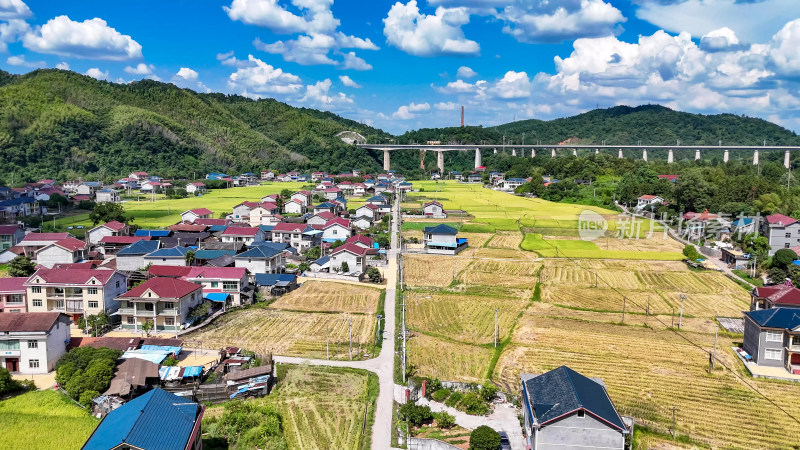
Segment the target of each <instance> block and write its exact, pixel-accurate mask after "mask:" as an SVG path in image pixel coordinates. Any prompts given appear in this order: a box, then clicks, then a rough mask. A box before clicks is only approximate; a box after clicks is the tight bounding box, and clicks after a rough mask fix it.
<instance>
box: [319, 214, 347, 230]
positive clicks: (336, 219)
mask: <svg viewBox="0 0 800 450" xmlns="http://www.w3.org/2000/svg"><path fill="white" fill-rule="evenodd" d="M334 225H341V226H343V227H345V228H350V221H349V220H347V219H343V218H341V217H334V218H333V219H331V220H329V221H327V222H325V228H328V227H332V226H334Z"/></svg>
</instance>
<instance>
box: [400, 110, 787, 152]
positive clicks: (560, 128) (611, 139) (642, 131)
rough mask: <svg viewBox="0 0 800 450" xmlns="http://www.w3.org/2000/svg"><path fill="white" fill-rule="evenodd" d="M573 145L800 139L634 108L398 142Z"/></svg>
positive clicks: (752, 122)
mask: <svg viewBox="0 0 800 450" xmlns="http://www.w3.org/2000/svg"><path fill="white" fill-rule="evenodd" d="M523 133H524V139H525V143H527V144H535V143H542V144H558V143H559V142H563V141H566V140H567V139H570V138H578V141H575V140H574V139H573V141H572V142H573V143H585V144H600V143H602V142H603V141H605V142H606V143H608V144H622V145H625V144H628V145H637V144H639V143H640V142H641V144H645V145H646V144H650V145H671V144H676V143H677V142H678V141H679V140H680V142H681V144H691V145H701V144H705V145H717V144H718V143H719V141H722V143H723V144H726V143H727V144H730V145H761V144H762V143H763V142H764V141H766V142H767V144H770V145H800V137H799V136H798V135H797V134H795V133H793V132H792V131H789V130H787V129H785V128H783V127H781V126H779V125H776V124H774V123H771V122H767V121H765V120H762V119H756V118H752V117H744V116H736V115H733V114H719V115H702V114H690V113H685V112H679V111H673V110H671V109H669V108H666V107H663V106H658V105H644V106H638V107H635V108H632V107H629V106H617V107H614V108H609V109H596V110H593V111H589V112H587V113H584V114H579V115H577V116H573V117H567V118H563V119H555V120H550V121H543V120H520V121H516V122H512V123H507V124H504V125H500V126H497V127H487V128H483V127H465V128H425V129H420V130H416V131H410V132H408V133H405V134H403V135H402V136H400V138H399V141H400V142H425V141H429V140H439V141H442V142H449V141H459V142H461V143H480V142H481V141H485V142H486V143H489V144H501V143H502V142H503V136H505V139H506V142H510V141H513V143H515V144H519V143H522V140H523Z"/></svg>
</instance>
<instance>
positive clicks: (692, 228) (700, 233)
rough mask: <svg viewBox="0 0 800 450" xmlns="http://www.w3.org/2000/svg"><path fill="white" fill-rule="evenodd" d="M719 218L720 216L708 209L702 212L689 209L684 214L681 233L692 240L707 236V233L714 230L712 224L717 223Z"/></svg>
mask: <svg viewBox="0 0 800 450" xmlns="http://www.w3.org/2000/svg"><path fill="white" fill-rule="evenodd" d="M717 219H719V216H718V215H716V214H711V213H709V212H708V210H707V209H706V210H704V211H703V212H702V213H697V212H694V211H689V212H687V213H686V214H684V215H683V223H682V224H680V227H681V229H682V231H681V233H682V234H683V235H684V236H685V237H686V239H688V240H690V241H694V240H699V239H702V238H705V236H706V233H708V232H710V231H712V230H711V225H712V224H715V223H717V222H716V221H717Z"/></svg>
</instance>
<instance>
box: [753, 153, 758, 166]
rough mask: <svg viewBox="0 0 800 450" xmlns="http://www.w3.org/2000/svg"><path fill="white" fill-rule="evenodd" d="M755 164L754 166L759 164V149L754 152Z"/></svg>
mask: <svg viewBox="0 0 800 450" xmlns="http://www.w3.org/2000/svg"><path fill="white" fill-rule="evenodd" d="M753 165H754V166H757V165H758V150H756V151H755V152H754V153H753Z"/></svg>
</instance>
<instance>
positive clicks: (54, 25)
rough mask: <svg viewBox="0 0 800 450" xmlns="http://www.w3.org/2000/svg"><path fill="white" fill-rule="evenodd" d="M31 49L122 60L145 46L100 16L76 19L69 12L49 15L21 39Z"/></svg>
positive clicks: (136, 53)
mask: <svg viewBox="0 0 800 450" xmlns="http://www.w3.org/2000/svg"><path fill="white" fill-rule="evenodd" d="M22 42H23V45H24V46H25V48H27V49H29V50H33V51H35V52H39V53H51V54H56V55H62V56H70V57H74V58H87V59H105V60H112V61H123V60H129V59H137V58H141V57H142V46H141V45H139V43H138V42H136V41H134V40H133V39H132V38H131V37H130V36H128V35H123V34H121V33H120V32H118V31H117V30H115V29H114V28H111V27H109V26H108V24H107V23H106V21H105V20H103V19H100V18H94V19H88V20H84V21H83V22H75V21H73V20H71V19H70V18H69V17H67V16H58V17H55V18H53V19H50V20H49V21H47V23H45V24H44V25H42V26H41V27H37V28H36V29H35V30H33V31H30V32H28V33H27V34H25V36H24V37H23V39H22Z"/></svg>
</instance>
